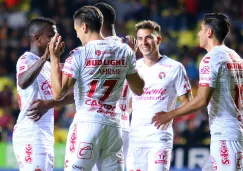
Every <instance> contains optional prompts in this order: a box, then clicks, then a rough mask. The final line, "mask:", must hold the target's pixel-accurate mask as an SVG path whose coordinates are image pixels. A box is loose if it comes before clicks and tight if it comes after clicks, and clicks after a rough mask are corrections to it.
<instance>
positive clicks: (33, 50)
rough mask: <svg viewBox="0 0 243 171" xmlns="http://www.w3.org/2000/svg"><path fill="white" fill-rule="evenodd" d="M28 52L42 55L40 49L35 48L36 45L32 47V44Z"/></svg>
mask: <svg viewBox="0 0 243 171" xmlns="http://www.w3.org/2000/svg"><path fill="white" fill-rule="evenodd" d="M30 52H31V53H33V54H35V55H37V56H39V57H41V56H42V55H43V53H42V52H41V51H40V49H39V48H37V47H34V46H31V48H30Z"/></svg>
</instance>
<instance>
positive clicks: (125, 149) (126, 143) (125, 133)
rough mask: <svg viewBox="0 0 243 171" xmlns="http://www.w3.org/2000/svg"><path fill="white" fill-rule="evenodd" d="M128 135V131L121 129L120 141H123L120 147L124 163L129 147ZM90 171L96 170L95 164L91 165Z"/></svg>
mask: <svg viewBox="0 0 243 171" xmlns="http://www.w3.org/2000/svg"><path fill="white" fill-rule="evenodd" d="M129 136H130V132H129V131H122V142H123V146H122V148H123V155H124V163H126V158H127V152H128V147H129ZM124 170H125V169H124ZM92 171H98V168H97V166H96V165H95V166H94V167H93V169H92Z"/></svg>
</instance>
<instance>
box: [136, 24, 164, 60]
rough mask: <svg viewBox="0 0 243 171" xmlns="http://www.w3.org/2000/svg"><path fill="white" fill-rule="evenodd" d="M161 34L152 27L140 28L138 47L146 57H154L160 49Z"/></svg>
mask: <svg viewBox="0 0 243 171" xmlns="http://www.w3.org/2000/svg"><path fill="white" fill-rule="evenodd" d="M161 39H162V38H161V36H159V35H157V34H156V33H154V32H153V31H152V30H150V29H139V30H138V31H137V41H138V48H139V50H140V51H141V53H142V54H143V56H144V57H147V58H153V56H154V54H155V53H158V51H159V44H160V41H161Z"/></svg>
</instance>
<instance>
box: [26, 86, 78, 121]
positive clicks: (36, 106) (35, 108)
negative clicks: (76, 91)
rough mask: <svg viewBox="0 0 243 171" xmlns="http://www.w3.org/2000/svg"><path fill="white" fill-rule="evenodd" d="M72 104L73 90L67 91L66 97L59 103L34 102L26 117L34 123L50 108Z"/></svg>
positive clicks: (50, 101)
mask: <svg viewBox="0 0 243 171" xmlns="http://www.w3.org/2000/svg"><path fill="white" fill-rule="evenodd" d="M73 103H74V96H73V90H69V91H68V93H67V95H66V96H65V97H64V98H63V99H62V100H60V101H55V100H40V99H37V100H34V101H32V102H31V103H30V106H29V108H28V109H27V111H28V114H27V116H29V117H30V119H32V120H34V121H38V120H40V119H41V117H42V116H43V115H44V114H45V113H46V112H47V111H48V110H49V109H51V108H54V107H58V106H65V105H68V104H73Z"/></svg>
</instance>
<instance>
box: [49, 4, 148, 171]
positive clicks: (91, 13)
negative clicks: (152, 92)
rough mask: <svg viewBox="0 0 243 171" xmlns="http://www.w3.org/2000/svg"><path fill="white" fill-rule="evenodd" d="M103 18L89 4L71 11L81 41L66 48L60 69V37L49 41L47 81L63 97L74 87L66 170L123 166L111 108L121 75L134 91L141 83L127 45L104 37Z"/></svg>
mask: <svg viewBox="0 0 243 171" xmlns="http://www.w3.org/2000/svg"><path fill="white" fill-rule="evenodd" d="M102 23H103V16H102V14H101V12H100V10H99V9H97V8H96V7H94V6H84V7H82V8H80V9H78V10H77V11H76V12H75V14H74V29H75V30H76V32H77V36H78V38H79V39H80V41H81V42H82V44H83V47H78V48H76V49H74V50H73V51H71V53H70V54H69V57H68V58H67V60H66V61H65V64H64V68H63V70H62V73H61V71H60V68H59V67H58V65H59V62H60V59H59V58H60V57H59V56H60V53H61V49H62V48H63V46H64V45H63V42H62V39H61V36H58V35H57V34H56V35H55V36H54V38H53V39H52V40H51V43H50V46H49V49H50V56H51V85H52V89H53V94H54V98H55V99H56V100H60V99H62V98H63V97H64V96H65V94H66V92H67V91H68V89H69V88H71V87H73V86H74V99H75V105H76V114H75V117H74V120H73V123H72V124H71V126H70V129H69V134H68V138H67V144H66V155H65V170H66V171H67V170H68V171H69V170H77V169H79V170H91V169H92V168H93V166H94V164H96V165H97V167H98V169H99V170H105V171H109V170H117V171H122V170H123V163H122V162H123V158H122V156H123V153H122V139H121V129H120V115H118V114H117V113H116V112H115V110H116V109H115V108H116V103H117V102H118V100H119V98H120V94H121V90H122V87H123V83H124V80H125V79H126V80H127V82H128V84H129V86H130V88H131V90H132V91H133V93H135V94H137V95H141V94H142V93H143V87H144V81H143V79H141V78H140V76H139V75H138V73H137V72H136V70H135V55H134V53H133V51H132V50H131V48H129V47H128V45H126V44H124V43H123V44H122V43H120V42H117V41H112V40H105V39H103V37H102V35H101V26H102Z"/></svg>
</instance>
